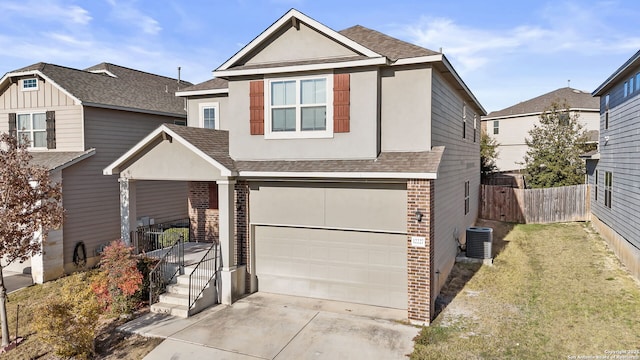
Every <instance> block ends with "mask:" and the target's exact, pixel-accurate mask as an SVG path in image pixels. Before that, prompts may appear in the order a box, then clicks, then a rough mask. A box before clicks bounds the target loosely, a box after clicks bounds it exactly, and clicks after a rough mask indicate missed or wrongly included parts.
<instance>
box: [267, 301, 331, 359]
mask: <svg viewBox="0 0 640 360" xmlns="http://www.w3.org/2000/svg"><path fill="white" fill-rule="evenodd" d="M318 314H320V312H319V311H318V312H316V314H315V315H313V317H312V318H311V319H309V321H307V323H306V324H304V326H303V327H301V328H300V330H298V332H297V333H296V334H295V335H293V337H292V338H291V340H289V341H288V342H287V343H286V344H285V345H284V346H283V347H282V349H280V351H278V353H277V354H276V356H274V357H273V359H272V360H275V359H277V358H278V356H280V353H282V352H283V351H284V349H286V348H287V346H289V344H291V342H292V341H293V340H294V339H295V338H297V337H298V335H300V333H301V332H302V330H304V329H305V328H306V327H307V326H309V324H311V322H312V321H313V320H314V319H315V318H316V316H318Z"/></svg>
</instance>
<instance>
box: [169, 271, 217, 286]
mask: <svg viewBox="0 0 640 360" xmlns="http://www.w3.org/2000/svg"><path fill="white" fill-rule="evenodd" d="M193 278H198V280H200V279H201V280H203V281H202V282H201V283H204V282H205V281H208V280H209V277H208V276H200V274H197V275H196V276H194V277H193ZM175 280H176V283H177V284H180V285H186V286H189V273H186V274H185V275H179V276H176V278H175Z"/></svg>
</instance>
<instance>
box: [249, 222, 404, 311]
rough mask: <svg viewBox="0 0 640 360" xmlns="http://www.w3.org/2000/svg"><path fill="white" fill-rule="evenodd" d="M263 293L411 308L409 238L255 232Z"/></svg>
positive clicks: (332, 232) (277, 230) (259, 228)
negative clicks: (408, 263) (408, 288)
mask: <svg viewBox="0 0 640 360" xmlns="http://www.w3.org/2000/svg"><path fill="white" fill-rule="evenodd" d="M255 244H256V274H257V276H258V290H259V291H264V292H274V293H282V294H289V295H298V296H306V297H318V298H323V299H333V300H340V301H349V302H357V303H364V304H371V305H379V306H387V307H393V308H399V309H406V306H407V270H406V266H407V259H406V236H404V235H398V234H381V233H365V232H355V231H341V230H327V229H305V228H293V227H277V226H257V227H256V228H255Z"/></svg>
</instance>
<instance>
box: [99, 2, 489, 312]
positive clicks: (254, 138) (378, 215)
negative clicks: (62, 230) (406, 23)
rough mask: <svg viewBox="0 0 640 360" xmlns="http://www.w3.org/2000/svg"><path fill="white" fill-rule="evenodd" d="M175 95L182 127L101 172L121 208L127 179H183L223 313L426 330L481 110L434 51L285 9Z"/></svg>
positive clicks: (472, 197)
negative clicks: (280, 307)
mask: <svg viewBox="0 0 640 360" xmlns="http://www.w3.org/2000/svg"><path fill="white" fill-rule="evenodd" d="M177 95H178V96H180V97H182V98H185V99H186V100H187V102H188V105H187V109H188V117H187V121H188V127H180V126H175V125H163V126H161V127H159V128H158V129H156V130H155V131H153V132H152V133H151V134H149V135H148V136H147V137H146V138H145V139H144V140H142V141H141V142H139V143H138V144H137V145H136V146H134V147H133V148H132V149H131V150H129V151H128V152H127V153H126V154H124V155H123V156H122V157H120V158H119V159H117V160H116V161H115V162H113V163H112V164H110V165H109V166H108V167H106V168H105V170H104V173H105V174H107V175H110V174H118V175H119V177H120V181H121V184H122V189H121V203H122V204H126V203H127V199H129V197H130V196H131V184H135V183H136V181H141V180H151V179H158V180H175V181H188V182H189V195H188V197H189V212H190V216H191V224H192V232H193V235H194V236H195V237H196V238H198V239H204V240H208V239H214V240H218V239H219V241H220V243H221V246H222V267H221V271H220V277H219V278H218V279H220V280H221V301H222V302H223V303H227V304H228V303H231V302H232V301H235V299H236V298H237V297H238V296H240V295H242V294H245V293H251V292H256V291H261V292H271V293H279V294H287V295H295V296H305V297H314V298H323V299H332V300H339V301H347V302H354V303H363V304H370V305H377V306H384V307H389V308H395V309H402V310H405V311H406V313H407V318H408V319H409V320H410V321H412V322H414V323H420V324H425V323H429V322H430V321H431V319H432V317H433V315H434V304H435V299H436V296H437V294H438V292H439V291H440V288H441V287H442V286H443V284H444V282H445V280H446V278H447V276H448V275H449V273H450V271H451V269H452V267H453V264H454V261H455V256H456V253H457V249H458V241H461V242H464V241H465V239H464V236H465V229H466V228H467V227H468V226H470V225H472V224H474V222H475V220H476V218H477V212H478V193H479V182H480V156H479V125H480V122H479V120H480V116H482V115H484V114H485V110H484V109H483V108H482V106H481V105H480V103H479V102H478V101H477V99H476V98H475V97H474V95H473V94H472V93H471V91H470V90H469V89H468V88H467V86H466V85H465V83H464V82H463V81H462V79H461V78H460V77H459V76H458V75H457V73H456V71H455V70H454V69H453V67H452V66H451V64H450V63H449V61H448V60H447V58H446V57H445V56H444V54H442V53H439V52H435V51H432V50H429V49H425V48H422V47H419V46H416V45H413V44H410V43H406V42H404V41H401V40H398V39H395V38H392V37H389V36H387V35H385V34H382V33H380V32H377V31H375V30H371V29H368V28H365V27H362V26H354V27H351V28H348V29H345V30H342V31H335V30H332V29H330V28H328V27H327V26H325V25H323V24H321V23H320V22H318V21H316V20H314V19H312V18H310V17H308V16H306V15H304V14H302V13H300V12H298V11H296V10H291V11H289V12H287V13H286V14H285V15H284V16H283V17H281V18H280V19H278V20H277V21H276V22H275V23H274V24H273V25H272V26H270V27H269V28H268V29H266V30H265V31H264V32H263V33H261V34H260V35H259V36H258V37H256V38H255V39H254V40H253V41H251V42H250V43H249V44H248V45H246V46H245V47H244V48H243V49H242V50H240V51H239V52H238V53H236V54H235V55H234V56H232V57H231V58H230V59H229V60H228V61H226V62H225V63H224V64H222V65H221V66H219V67H218V68H217V69H216V70H215V71H214V79H212V80H210V81H207V82H205V83H202V84H198V85H195V86H193V87H190V88H186V89H183V90H181V91H179V92H177ZM167 161H170V162H171V163H172V164H175V167H172V170H174V171H171V172H169V171H168V170H169V169H168V168H167V167H166V166H165V165H164V164H165V163H166V162H167ZM124 208H125V211H124V212H125V213H126V206H124ZM129 211H138V210H137V209H131V207H129ZM127 226H129V227H130V226H133V224H131V222H130V221H128V220H127V218H126V217H123V228H125V231H124V232H123V236H126V234H127V231H128V230H127V229H126V228H127Z"/></svg>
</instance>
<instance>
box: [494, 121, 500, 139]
mask: <svg viewBox="0 0 640 360" xmlns="http://www.w3.org/2000/svg"><path fill="white" fill-rule="evenodd" d="M496 125H497V126H496ZM493 135H500V120H493Z"/></svg>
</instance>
